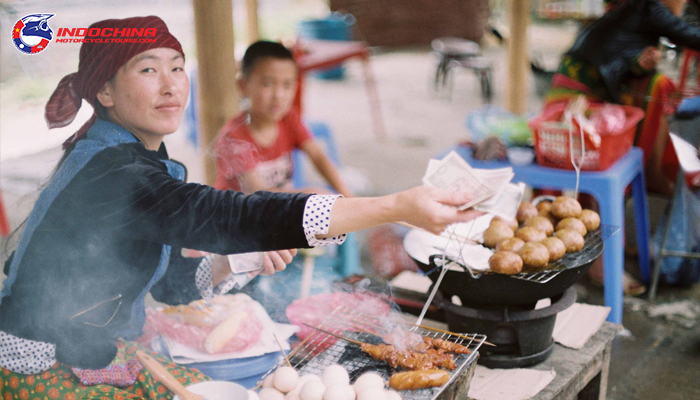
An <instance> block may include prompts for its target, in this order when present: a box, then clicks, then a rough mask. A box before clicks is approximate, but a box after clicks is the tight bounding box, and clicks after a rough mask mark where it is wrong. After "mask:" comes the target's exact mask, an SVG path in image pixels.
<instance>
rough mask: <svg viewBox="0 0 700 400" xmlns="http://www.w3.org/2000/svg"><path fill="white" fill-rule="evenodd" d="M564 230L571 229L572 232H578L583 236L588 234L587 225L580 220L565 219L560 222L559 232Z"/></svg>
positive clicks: (558, 225)
mask: <svg viewBox="0 0 700 400" xmlns="http://www.w3.org/2000/svg"><path fill="white" fill-rule="evenodd" d="M562 229H571V230H572V231H576V232H578V233H579V235H581V236H586V233H588V230H587V229H586V225H584V224H583V222H581V220H580V219H578V218H564V219H562V220H561V221H559V223H558V224H557V230H558V231H560V230H562Z"/></svg>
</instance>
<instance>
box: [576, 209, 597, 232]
mask: <svg viewBox="0 0 700 400" xmlns="http://www.w3.org/2000/svg"><path fill="white" fill-rule="evenodd" d="M578 219H580V220H581V222H583V224H584V225H586V229H588V232H590V231H594V230H596V229H598V227H599V226H600V215H598V213H597V212H595V211H593V210H583V211H581V215H580V216H579V217H578Z"/></svg>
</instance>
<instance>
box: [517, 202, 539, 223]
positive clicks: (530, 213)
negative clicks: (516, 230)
mask: <svg viewBox="0 0 700 400" xmlns="http://www.w3.org/2000/svg"><path fill="white" fill-rule="evenodd" d="M537 213H538V212H537V208H536V207H535V206H533V205H532V203H530V202H529V201H523V202H521V203H520V206H518V214H517V215H516V217H515V219H517V220H518V222H520V223H521V224H522V223H523V222H525V221H526V220H527V219H528V218H530V217H534V216H535V215H537Z"/></svg>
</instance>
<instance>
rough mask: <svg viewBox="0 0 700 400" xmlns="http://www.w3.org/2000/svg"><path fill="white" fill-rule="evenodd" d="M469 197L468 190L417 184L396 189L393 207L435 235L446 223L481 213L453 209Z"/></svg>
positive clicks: (405, 217)
mask: <svg viewBox="0 0 700 400" xmlns="http://www.w3.org/2000/svg"><path fill="white" fill-rule="evenodd" d="M471 199H472V196H471V195H470V194H468V193H460V192H451V191H447V190H442V189H436V188H432V187H427V186H419V187H415V188H413V189H409V190H406V191H403V192H400V193H397V194H396V207H397V209H398V210H399V213H400V215H402V217H401V220H402V221H404V222H408V223H409V224H412V225H415V226H418V227H420V228H423V229H425V230H427V231H429V232H432V233H434V234H438V235H439V234H440V233H442V232H443V231H444V230H445V229H446V228H447V226H448V225H450V224H453V223H456V222H466V221H470V220H472V219H474V218H477V217H479V216H481V215H483V213H481V212H479V211H475V210H472V209H469V210H464V211H460V210H458V209H457V207H459V206H462V205H464V204H467V203H468V202H469V201H470V200H471Z"/></svg>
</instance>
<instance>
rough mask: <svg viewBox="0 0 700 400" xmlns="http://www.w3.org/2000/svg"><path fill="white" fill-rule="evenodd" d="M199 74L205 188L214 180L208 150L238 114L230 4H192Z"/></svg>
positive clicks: (201, 0)
mask: <svg viewBox="0 0 700 400" xmlns="http://www.w3.org/2000/svg"><path fill="white" fill-rule="evenodd" d="M192 7H193V8H194V26H195V36H196V42H197V64H198V70H199V81H198V84H199V115H200V118H199V138H200V143H201V149H202V150H201V151H202V155H203V157H204V174H205V179H206V182H205V183H207V184H209V185H211V184H213V183H214V180H215V179H216V164H215V159H214V157H213V155H212V154H211V152H210V151H209V149H211V146H212V144H213V141H214V140H215V139H216V135H217V134H218V132H219V129H221V127H222V126H223V125H224V123H225V122H226V121H227V120H228V119H230V118H231V117H233V116H234V115H235V114H236V112H238V102H239V94H238V87H237V85H236V80H235V79H233V77H235V76H236V59H235V57H234V55H233V2H232V0H218V1H209V0H192Z"/></svg>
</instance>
